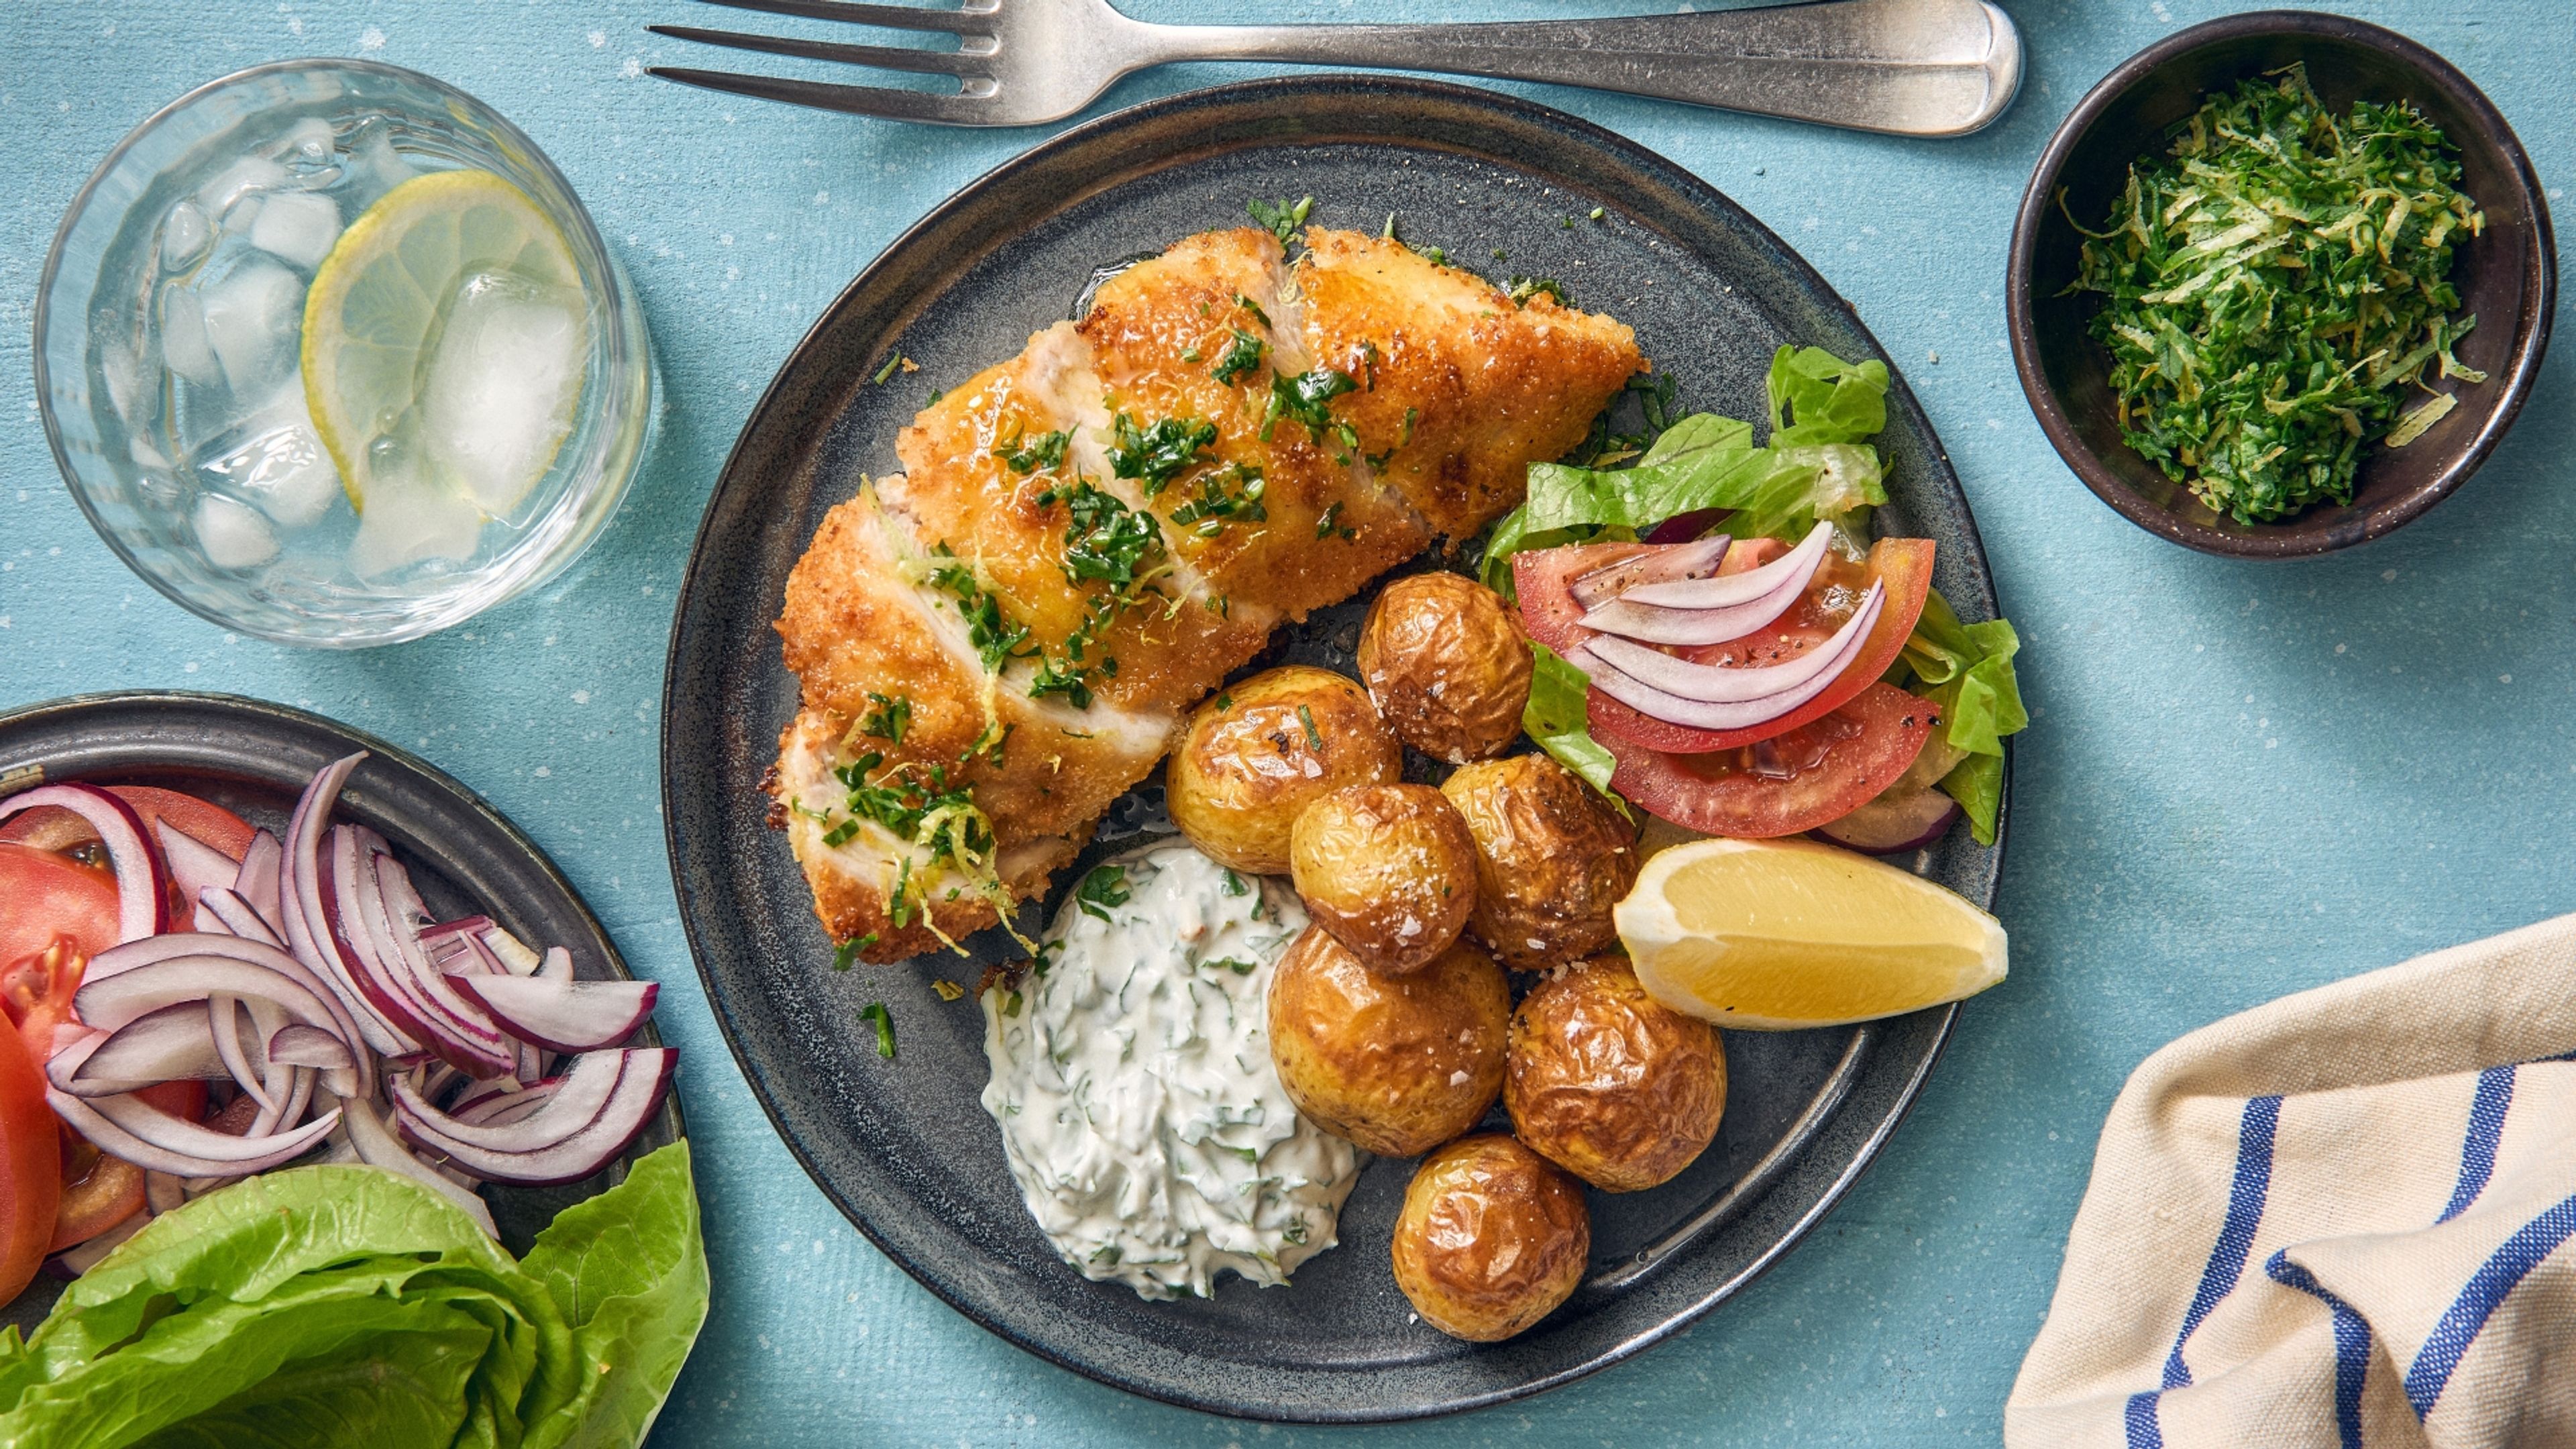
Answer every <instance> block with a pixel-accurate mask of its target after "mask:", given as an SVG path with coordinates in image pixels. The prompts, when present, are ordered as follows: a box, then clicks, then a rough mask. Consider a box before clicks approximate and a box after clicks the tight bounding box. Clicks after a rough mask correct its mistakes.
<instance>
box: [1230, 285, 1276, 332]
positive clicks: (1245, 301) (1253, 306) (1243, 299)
mask: <svg viewBox="0 0 2576 1449" xmlns="http://www.w3.org/2000/svg"><path fill="white" fill-rule="evenodd" d="M1234 305H1236V306H1238V307H1241V308H1242V309H1243V310H1244V311H1246V312H1249V313H1251V314H1252V320H1253V321H1255V322H1258V323H1260V324H1261V325H1262V326H1264V327H1267V326H1269V325H1270V314H1269V313H1267V312H1264V311H1262V310H1261V304H1260V303H1258V302H1256V301H1254V300H1252V299H1251V298H1250V297H1247V296H1245V295H1243V294H1242V293H1241V292H1237V293H1235V294H1234Z"/></svg>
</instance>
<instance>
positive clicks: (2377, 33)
mask: <svg viewBox="0 0 2576 1449" xmlns="http://www.w3.org/2000/svg"><path fill="white" fill-rule="evenodd" d="M2258 35H2290V36H2307V37H2317V38H2323V39H2332V40H2341V41H2347V42H2353V43H2358V44H2361V45H2364V46H2367V47H2369V48H2372V49H2375V50H2378V51H2381V52H2383V53H2385V54H2387V55H2389V56H2390V57H2392V58H2393V59H2395V60H2396V61H2398V62H2399V63H2400V64H2402V65H2404V66H2407V67H2408V68H2410V69H2412V70H2414V71H2416V72H2417V73H2418V74H2420V75H2422V76H2423V77H2424V79H2425V80H2426V82H2427V83H2429V84H2430V85H2431V86H2433V87H2434V88H2435V89H2437V90H2440V91H2442V92H2443V93H2444V94H2446V95H2447V96H2449V97H2450V98H2451V100H2452V101H2453V102H2454V103H2456V104H2458V105H2459V106H2460V107H2461V109H2463V110H2464V111H2466V112H2468V113H2469V114H2470V115H2471V116H2472V117H2473V118H2475V120H2476V122H2477V126H2476V129H2477V131H2478V132H2479V135H2478V136H2477V137H2476V138H2474V139H2473V140H2471V141H2469V142H2466V143H2464V144H2466V145H2477V144H2483V145H2485V146H2487V147H2489V148H2491V149H2492V150H2493V151H2494V152H2495V154H2496V155H2497V156H2498V157H2499V158H2500V159H2501V160H2502V161H2503V163H2504V165H2503V169H2504V170H2505V171H2506V172H2508V173H2509V174H2510V175H2511V176H2512V178H2513V184H2514V187H2515V188H2516V189H2517V190H2518V191H2519V192H2520V193H2521V196H2522V201H2523V205H2524V208H2525V209H2526V211H2527V212H2528V213H2529V214H2530V216H2531V219H2532V227H2531V235H2530V239H2529V242H2528V244H2527V245H2526V246H2525V247H2524V249H2523V255H2522V257H2521V258H2520V259H2519V264H2520V266H2521V267H2522V268H2523V270H2524V271H2525V273H2526V276H2527V280H2526V288H2527V293H2526V296H2527V298H2528V299H2529V300H2528V301H2527V304H2526V306H2525V307H2524V309H2523V315H2522V316H2521V317H2520V318H2518V319H2517V320H2516V324H2515V331H2514V338H2513V346H2512V351H2511V354H2510V360H2509V362H2508V363H2507V367H2506V372H2505V375H2504V376H2503V377H2502V378H2499V379H2497V382H2498V383H2499V385H2500V386H2501V389H2502V391H2501V393H2500V396H2499V400H2498V402H2497V405H2496V407H2495V409H2494V411H2493V412H2492V413H2490V414H2489V415H2488V417H2487V420H2486V422H2485V424H2484V425H2483V426H2481V427H2480V428H2479V430H2478V431H2477V433H2476V434H2475V435H2474V436H2473V437H2471V438H2470V439H2469V441H2468V443H2467V444H2466V446H2464V447H2462V448H2461V450H2460V452H2459V454H2458V456H2457V457H2455V458H2453V459H2452V460H2451V462H2450V464H2449V466H2447V467H2445V468H2444V469H2443V470H2442V471H2441V473H2439V474H2438V475H2436V476H2435V477H2434V478H2433V480H2432V481H2431V482H2429V483H2426V484H2423V485H2420V486H2418V487H2417V488H2415V489H2413V490H2412V491H2410V492H2408V493H2405V494H2403V495H2400V496H2399V497H2397V498H2394V499H2392V500H2390V501H2388V502H2386V503H2383V504H2380V505H2379V506H2378V507H2376V508H2373V509H2371V510H2370V511H2368V512H2367V513H2364V514H2361V515H2359V516H2358V518H2357V519H2356V526H2355V527H2352V528H2349V529H2337V530H2334V531H2332V532H2315V533H2293V532H2289V531H2287V530H2283V529H2280V528H2278V527H2276V526H2274V525H2271V524H2254V525H2251V528H2252V529H2253V530H2254V531H2253V532H2250V533H2247V532H2232V531H2229V530H2227V529H2222V528H2213V527H2211V526H2209V525H2207V524H2203V523H2199V522H2196V521H2194V520H2192V519H2188V518H2185V517H2183V516H2182V515H2180V514H2178V513H2175V512H2173V511H2171V510H2169V509H2166V508H2161V507H2158V506H2157V505H2156V504H2154V503H2152V502H2150V501H2148V500H2147V499H2146V498H2145V497H2143V496H2141V495H2140V494H2139V493H2137V492H2136V491H2135V490H2134V489H2132V488H2131V487H2130V486H2129V485H2128V484H2127V482H2125V481H2124V480H2122V479H2121V478H2119V477H2118V476H2117V475H2115V474H2113V473H2112V472H2111V471H2110V469H2109V468H2108V467H2107V466H2106V465H2105V464H2104V463H2103V461H2102V460H2101V458H2100V457H2099V455H2097V454H2096V453H2095V452H2094V451H2093V449H2092V447H2091V446H2090V445H2088V444H2087V443H2086V442H2085V441H2084V439H2083V437H2082V436H2081V435H2080V434H2078V433H2077V432H2076V430H2075V424H2074V420H2073V419H2072V418H2071V417H2070V416H2069V415H2068V413H2067V411H2066V407H2065V404H2064V402H2063V401H2062V400H2061V399H2060V398H2059V397H2058V395H2057V390H2056V389H2055V388H2054V387H2052V386H2051V385H2050V384H2049V381H2048V377H2047V375H2046V373H2045V372H2043V371H2042V369H2041V366H2040V360H2039V344H2038V335H2037V327H2036V324H2035V321H2034V317H2033V309H2032V299H2031V288H2032V281H2031V265H2032V264H2031V259H2032V254H2033V252H2034V251H2035V250H2036V248H2037V244H2038V238H2039V230H2040V228H2041V226H2043V225H2044V224H2045V223H2046V221H2047V218H2048V215H2049V213H2050V211H2051V210H2052V209H2053V208H2054V206H2055V193H2056V191H2057V183H2058V179H2059V177H2060V176H2061V175H2062V174H2063V173H2064V171H2065V169H2066V164H2067V161H2068V159H2069V158H2070V157H2071V155H2072V154H2073V152H2074V150H2075V148H2076V146H2077V144H2078V143H2079V142H2081V141H2082V140H2083V139H2084V138H2085V136H2086V135H2087V133H2089V132H2090V131H2091V130H2092V128H2093V126H2094V124H2095V123H2096V122H2098V121H2099V120H2100V119H2101V117H2102V114H2103V112H2105V111H2107V110H2108V109H2110V107H2111V106H2112V105H2113V104H2114V103H2115V102H2117V101H2118V100H2120V99H2121V98H2122V97H2124V96H2125V95H2127V94H2128V93H2129V92H2130V91H2131V90H2133V89H2134V88H2135V87H2136V86H2137V85H2138V84H2140V83H2141V82H2143V81H2145V80H2146V79H2147V78H2148V77H2150V76H2151V75H2153V74H2154V73H2155V72H2156V71H2157V70H2159V69H2161V68H2162V67H2163V66H2165V65H2166V64H2167V63H2168V62H2171V61H2173V60H2174V59H2176V58H2177V57H2180V56H2183V55H2186V54H2189V53H2190V52H2192V51H2196V50H2200V49H2203V48H2205V47H2207V46H2210V45H2212V44H2215V43H2218V42H2222V41H2231V40H2240V39H2243V38H2246V37H2248V36H2258ZM2557 292H2558V248H2557V240H2556V237H2555V234H2554V233H2553V230H2552V228H2551V225H2550V219H2549V202H2548V196H2547V193H2546V192H2544V191H2543V190H2542V188H2541V185H2540V178H2539V175H2538V173H2537V172H2535V171H2534V170H2533V168H2532V164H2531V157H2530V155H2529V154H2528V153H2527V152H2525V151H2524V149H2523V146H2522V140H2521V138H2520V137H2519V136H2517V135H2516V134H2515V133H2514V130H2513V127H2512V126H2511V124H2509V123H2508V122H2507V121H2506V120H2505V117H2504V113H2503V112H2502V111H2501V110H2499V109H2498V108H2497V107H2496V104H2495V103H2494V102H2493V101H2491V100H2489V99H2488V98H2487V94H2486V92H2485V91H2483V90H2480V89H2479V88H2478V85H2477V83H2476V82H2475V81H2472V80H2470V79H2469V77H2468V76H2467V75H2466V74H2464V73H2463V72H2462V71H2461V70H2460V69H2459V67H2457V66H2455V65H2453V64H2451V62H2449V61H2448V60H2445V59H2443V58H2442V56H2440V55H2439V54H2437V53H2435V52H2434V51H2433V50H2431V49H2430V48H2428V47H2426V46H2425V45H2424V44H2422V43H2421V42H2419V41H2417V40H2414V39H2413V38H2411V37H2409V36H2406V35H2403V34H2400V33H2399V32H2397V31H2394V30H2391V29H2389V28H2387V27H2386V26H2382V25H2374V24H2372V23H2370V22H2369V21H2366V20H2357V19H2354V18H2352V17H2350V16H2345V15H2334V14H2329V13H2326V12H2324V11H2317V10H2257V11H2250V12H2247V13H2245V14H2241V15H2227V16H2221V17H2219V18H2217V19H2215V20H2206V21H2202V22H2201V23H2200V24H2198V25H2192V26H2187V27H2185V28H2184V29H2181V30H2178V31H2176V32H2174V33H2173V34H2171V35H2168V36H2166V37H2165V38H2164V39H2162V40H2159V41H2157V42H2156V43H2155V44H2153V45H2150V46H2148V47H2146V48H2145V49H2143V50H2141V51H2139V52H2137V53H2136V54H2135V55H2132V56H2130V57H2129V58H2128V59H2126V60H2124V61H2122V62H2120V63H2119V64H2118V65H2117V66H2115V67H2113V68H2112V69H2111V71H2110V73H2109V74H2107V75H2105V76H2103V77H2102V79H2101V80H2099V81H2097V82H2095V83H2094V85H2093V87H2092V88H2091V89H2090V90H2087V91H2086V92H2085V93H2084V95H2083V98H2082V99H2080V100H2078V101H2077V102H2076V103H2075V105H2074V107H2073V109H2071V110H2069V111H2068V112H2067V113H2066V118H2065V119H2064V120H2062V121H2060V122H2059V123H2058V125H2057V129H2056V131H2055V132H2053V133H2052V134H2051V135H2050V136H2049V138H2048V144H2047V145H2046V146H2045V147H2044V148H2042V149H2041V151H2040V156H2039V161H2038V163H2037V165H2036V166H2034V167H2033V169H2032V171H2031V179H2030V182H2029V185H2028V186H2027V187H2026V188H2025V189H2024V190H2023V192H2022V200H2021V207H2020V209H2019V211H2018V212H2017V213H2016V214H2015V216H2014V218H2013V231H2012V246H2011V251H2010V254H2009V258H2008V260H2007V261H2006V263H2005V286H2004V307H2005V314H2006V326H2005V332H2006V336H2007V338H2008V339H2009V341H2010V342H2011V345H2012V355H2013V371H2014V372H2015V373H2016V374H2018V376H2019V377H2020V379H2021V388H2022V394H2023V396H2024V397H2025V398H2026V399H2027V400H2028V401H2029V403H2030V408H2031V411H2032V412H2033V413H2034V414H2036V415H2037V416H2038V418H2039V426H2040V431H2041V432H2043V433H2045V434H2046V435H2047V437H2048V441H2049V444H2050V445H2051V446H2052V447H2054V448H2056V450H2057V454H2058V456H2059V457H2060V458H2062V459H2064V460H2065V461H2066V465H2067V466H2068V467H2069V468H2071V469H2073V470H2074V473H2075V476H2076V477H2077V478H2079V479H2081V480H2083V483H2084V486H2085V487H2086V488H2088V489H2091V490H2092V492H2093V495H2094V496H2095V497H2096V498H2099V499H2101V500H2102V502H2104V503H2105V504H2107V505H2109V506H2110V507H2111V508H2112V509H2113V510H2114V511H2115V512H2117V513H2118V514H2119V515H2120V516H2121V517H2123V518H2126V519H2127V520H2129V521H2130V522H2131V523H2134V524H2136V525H2138V526H2139V527H2140V528H2143V529H2145V530H2147V531H2148V532H2149V533H2152V534H2155V535H2156V536H2157V537H2159V538H2162V539H2165V540H2166V541H2168V542H2171V543H2178V544H2181V545H2183V546H2184V547H2186V548H2191V549H2196V550H2198V551H2200V552H2202V553H2208V554H2216V555H2219V556H2222V557H2228V558H2257V559H2282V558H2302V557H2313V556H2315V555H2317V554H2323V553H2330V552H2335V551H2338V550H2341V549H2345V548H2350V547H2352V546H2354V545H2356V544H2362V543H2367V542H2369V541H2370V540H2372V539H2375V538H2380V537H2384V536H2385V535H2387V534H2389V533H2393V532H2395V531H2396V530H2397V529H2398V528H2400V527H2402V526H2404V525H2405V524H2408V523H2411V522H2413V521H2414V520H2415V519H2416V518H2418V517H2421V516H2422V515H2423V514H2424V513H2425V512H2427V511H2428V510H2430V509H2431V508H2432V507H2433V505H2434V504H2436V503H2439V502H2441V501H2442V500H2443V499H2445V498H2448V497H2449V496H2451V494H2453V493H2455V492H2457V491H2458V490H2459V488H2460V485H2462V484H2463V483H2466V482H2467V481H2468V479H2469V475H2471V474H2473V473H2475V472H2476V471H2477V470H2478V468H2479V466H2480V465H2482V464H2483V463H2485V462H2486V460H2487V457H2488V455H2489V454H2491V453H2493V452H2494V451H2495V448H2496V444H2497V443H2499V442H2500V441H2502V440H2503V438H2504V435H2505V433H2506V432H2508V431H2509V430H2511V428H2512V427H2513V425H2514V422H2515V420H2516V419H2517V418H2518V417H2519V416H2520V415H2521V412H2522V407H2523V404H2524V403H2525V402H2526V401H2528V400H2529V399H2530V396H2531V390H2532V387H2533V385H2534V383H2535V382H2536V381H2537V380H2538V377H2539V373H2540V366H2541V362H2542V359H2543V358H2544V357H2545V356H2546V355H2547V353H2548V350H2549V329H2550V324H2551V322H2552V321H2553V320H2554V318H2555V316H2556V313H2557Z"/></svg>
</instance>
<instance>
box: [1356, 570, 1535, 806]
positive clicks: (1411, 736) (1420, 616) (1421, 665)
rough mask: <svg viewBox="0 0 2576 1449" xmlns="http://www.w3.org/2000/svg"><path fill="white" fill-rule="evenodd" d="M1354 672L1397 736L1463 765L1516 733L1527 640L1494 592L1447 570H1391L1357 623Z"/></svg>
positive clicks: (1526, 677) (1523, 700)
mask: <svg viewBox="0 0 2576 1449" xmlns="http://www.w3.org/2000/svg"><path fill="white" fill-rule="evenodd" d="M1359 666H1360V678H1361V679H1362V680H1364V681H1366V682H1367V684H1368V691H1369V698H1371V699H1373V700H1376V701H1377V707H1378V712H1379V713H1380V714H1383V715H1384V716H1386V722H1387V724H1388V725H1389V726H1390V727H1391V728H1393V729H1394V731H1395V733H1396V737H1397V738H1398V739H1401V740H1403V741H1404V742H1405V743H1406V744H1408V745H1411V746H1413V747H1414V748H1415V749H1417V750H1420V751H1422V752H1423V753H1424V754H1426V755H1430V756H1432V757H1433V758H1435V759H1442V760H1447V761H1448V762H1449V763H1451V764H1453V765H1455V764H1462V763H1464V762H1466V761H1468V760H1481V759H1483V758H1485V757H1486V756H1488V755H1496V754H1500V753H1502V751H1503V750H1504V749H1505V748H1506V747H1508V746H1509V745H1510V744H1511V742H1512V741H1513V740H1515V739H1517V738H1519V737H1520V732H1521V711H1522V710H1523V708H1524V707H1526V706H1527V705H1528V704H1529V695H1530V672H1531V659H1530V645H1529V635H1528V634H1527V633H1526V632H1525V631H1523V630H1522V628H1521V621H1520V619H1519V618H1518V617H1517V616H1515V615H1514V614H1513V613H1512V611H1511V610H1510V609H1509V608H1506V607H1505V606H1504V604H1503V601H1502V598H1501V596H1500V595H1498V594H1496V593H1495V592H1494V591H1493V590H1491V589H1489V588H1486V587H1485V586H1484V585H1483V584H1480V583H1477V582H1476V581H1475V580H1473V579H1469V578H1463V577H1461V576H1459V575H1457V574H1451V573H1430V574H1415V575H1412V576H1411V577H1409V578H1401V579H1397V580H1396V581H1395V582H1393V583H1391V584H1388V585H1387V586H1386V588H1385V589H1383V590H1382V591H1380V592H1379V594H1378V596H1377V602H1376V603H1374V604H1371V605H1370V606H1369V613H1368V623H1367V624H1366V625H1364V626H1363V627H1362V628H1361V630H1360V653H1359Z"/></svg>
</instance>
